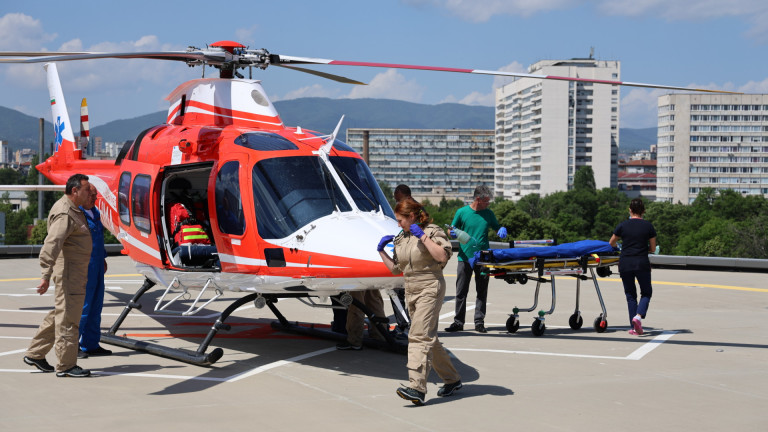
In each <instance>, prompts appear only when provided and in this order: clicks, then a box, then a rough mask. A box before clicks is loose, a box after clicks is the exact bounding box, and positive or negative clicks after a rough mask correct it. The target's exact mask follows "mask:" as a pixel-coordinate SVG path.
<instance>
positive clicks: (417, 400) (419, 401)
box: [397, 387, 424, 406]
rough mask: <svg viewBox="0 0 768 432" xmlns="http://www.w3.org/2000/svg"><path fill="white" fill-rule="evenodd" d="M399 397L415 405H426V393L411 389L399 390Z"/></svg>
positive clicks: (403, 388)
mask: <svg viewBox="0 0 768 432" xmlns="http://www.w3.org/2000/svg"><path fill="white" fill-rule="evenodd" d="M397 395H398V396H400V397H401V398H403V399H405V400H409V401H411V402H413V404H414V405H419V406H421V405H424V393H422V392H420V391H418V390H414V389H412V388H410V387H400V388H398V389H397Z"/></svg>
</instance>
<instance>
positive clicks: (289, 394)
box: [0, 257, 768, 432]
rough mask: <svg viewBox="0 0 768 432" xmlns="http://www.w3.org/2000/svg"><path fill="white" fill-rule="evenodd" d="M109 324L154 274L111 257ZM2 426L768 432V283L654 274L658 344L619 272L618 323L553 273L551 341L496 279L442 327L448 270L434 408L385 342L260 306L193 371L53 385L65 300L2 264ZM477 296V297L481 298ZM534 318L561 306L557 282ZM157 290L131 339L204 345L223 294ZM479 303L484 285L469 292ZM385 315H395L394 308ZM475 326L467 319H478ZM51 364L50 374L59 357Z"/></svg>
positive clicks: (98, 375)
mask: <svg viewBox="0 0 768 432" xmlns="http://www.w3.org/2000/svg"><path fill="white" fill-rule="evenodd" d="M108 262H109V272H108V274H107V278H106V287H107V288H106V289H107V292H106V295H105V307H104V314H103V322H102V327H103V328H105V329H106V328H108V327H109V326H111V325H112V323H113V322H114V320H115V319H116V317H117V314H118V313H119V312H120V310H122V308H123V305H124V302H125V301H126V300H128V299H129V298H130V297H131V296H132V295H133V293H134V292H135V291H136V290H137V289H138V288H139V286H140V285H141V282H142V278H141V277H140V276H139V275H138V274H136V271H135V269H134V267H133V265H132V262H131V261H130V260H129V259H127V258H125V257H110V258H108ZM0 268H1V269H2V271H0V383H1V384H0V390H1V391H2V403H0V430H9V431H10V430H13V431H16V430H35V431H48V430H50V431H54V430H55V431H76V430H77V431H80V430H83V431H85V430H105V431H123V430H131V431H133V430H145V431H150V430H191V431H197V430H200V431H202V430H205V431H210V430H264V431H297V430H304V431H309V430H313V431H326V430H328V431H352V430H358V431H388V432H392V431H412V430H415V431H420V430H434V431H509V430H513V431H519V430H526V431H530V430H536V431H595V430H603V431H618V430H627V431H629V430H638V431H639V430H659V431H680V430H686V431H722V430H744V431H757V430H768V408H766V407H768V275H766V274H763V273H739V272H710V271H686V270H654V272H653V281H654V296H653V300H652V301H651V307H650V312H649V314H648V316H647V318H646V320H645V321H644V323H645V326H646V334H645V335H643V336H640V337H637V336H631V335H629V334H627V330H628V318H627V316H626V315H627V312H626V302H625V300H624V295H623V291H622V288H621V282H620V280H619V278H618V277H617V275H615V274H614V275H612V276H609V277H607V278H601V279H598V282H599V283H600V288H601V290H602V293H603V296H604V299H605V303H606V308H607V310H608V325H609V328H608V330H607V331H606V332H604V333H596V332H595V331H594V329H593V328H592V323H593V321H594V319H595V317H597V315H598V314H599V312H600V308H599V304H598V301H597V297H596V295H595V290H594V286H593V285H592V283H591V281H586V283H584V282H583V283H582V298H581V310H582V314H583V317H584V326H583V328H582V329H580V330H578V331H574V330H571V328H570V327H569V326H568V318H569V316H570V315H571V314H572V313H573V309H574V296H575V286H576V282H575V280H574V279H572V278H569V277H559V278H558V279H557V284H556V286H557V306H556V309H555V311H554V314H552V315H551V316H549V317H547V319H546V326H547V329H546V331H545V333H544V335H543V336H540V337H536V336H533V335H532V333H531V328H530V324H531V322H532V321H533V314H532V313H525V314H521V328H520V330H519V331H518V332H517V333H514V334H510V333H508V332H507V331H506V328H505V322H506V320H507V317H508V314H509V313H511V310H512V308H513V307H515V306H519V307H521V308H524V307H529V306H531V304H532V303H533V291H534V288H535V283H533V282H529V283H528V284H525V285H520V284H512V285H510V284H507V283H505V282H503V281H498V280H492V281H491V286H490V291H489V296H488V315H487V318H486V326H487V327H488V329H489V332H488V333H487V334H478V333H477V332H475V331H474V330H473V326H472V325H471V324H470V325H468V326H466V327H465V328H466V329H467V331H464V332H460V333H455V334H449V333H445V332H443V331H442V329H443V328H444V327H446V326H448V325H449V324H450V322H451V320H452V317H453V308H454V302H453V293H454V288H453V287H454V286H455V281H456V277H455V272H456V271H455V268H456V266H455V262H453V261H452V262H451V263H449V265H448V267H446V276H447V279H448V285H449V289H448V296H447V297H446V302H445V304H444V306H443V310H442V315H441V319H440V329H441V332H440V339H441V340H442V342H443V344H444V345H445V347H446V348H448V349H449V350H450V352H451V353H452V355H453V356H455V359H454V361H455V364H456V365H457V368H458V370H459V372H460V373H461V375H462V380H463V382H464V384H465V385H464V388H463V389H461V390H460V391H458V392H457V393H455V394H454V395H453V396H451V397H448V398H439V397H437V396H436V392H437V389H438V388H439V385H440V383H439V379H438V378H437V376H436V375H435V374H434V373H433V374H432V376H431V378H432V380H431V381H432V382H431V384H430V386H429V393H428V394H427V403H426V405H425V406H423V407H416V406H413V405H411V404H410V403H408V402H406V401H404V400H403V399H400V398H399V397H397V396H396V394H395V390H396V388H397V387H398V386H399V385H400V383H407V373H406V369H405V361H406V358H405V356H403V355H398V354H393V353H389V352H382V351H378V350H374V349H364V350H362V351H355V352H350V351H336V350H335V349H334V342H331V341H327V340H321V339H313V338H308V337H304V336H296V335H291V334H286V333H282V332H279V331H274V330H272V328H271V327H270V322H272V321H274V317H273V316H272V315H271V313H270V312H269V310H268V309H267V308H264V309H256V308H255V307H254V306H253V304H249V305H247V306H244V307H243V308H241V309H239V310H238V311H236V312H235V313H234V314H233V316H232V317H231V318H230V319H229V321H228V322H229V323H230V324H231V325H232V329H231V330H230V331H228V332H224V331H222V332H220V334H219V336H218V337H217V338H216V339H214V340H213V343H212V344H211V348H209V349H213V348H215V347H221V348H223V349H224V356H223V358H222V359H221V360H219V361H218V362H217V363H216V364H214V365H213V366H212V367H207V368H206V367H199V366H192V365H188V364H184V363H179V362H176V361H173V360H168V359H165V358H160V357H156V356H152V355H150V354H146V353H141V352H135V351H130V350H127V349H124V348H119V347H114V346H108V345H105V347H107V348H110V349H113V350H114V351H115V352H114V355H112V356H109V357H98V358H89V359H83V360H80V361H79V364H80V365H81V366H83V367H85V368H89V369H91V370H92V371H93V376H92V377H91V378H82V379H75V378H57V377H56V376H55V375H54V374H45V373H40V372H37V371H36V370H34V369H32V368H30V367H29V366H27V365H25V364H24V363H23V362H22V356H23V355H24V351H25V349H26V348H27V346H28V344H29V341H30V338H31V337H32V335H33V334H34V332H35V330H36V328H37V326H38V325H39V324H40V322H41V320H42V318H43V316H44V314H45V313H46V312H47V311H48V310H50V309H51V308H52V306H53V296H52V295H51V293H49V294H47V295H44V296H39V295H37V294H36V293H35V291H34V287H35V286H36V285H37V283H38V277H39V271H38V262H37V259H34V258H30V259H4V260H0ZM472 289H473V288H472ZM542 289H543V293H542V296H541V299H540V302H539V306H538V309H545V310H546V309H549V305H550V303H549V302H550V294H549V292H550V291H549V290H550V288H549V285H546V286H544V287H543V288H542ZM161 294H162V289H161V288H154V289H153V290H151V291H150V292H149V293H147V294H146V295H145V296H144V297H143V298H142V304H143V306H144V308H143V309H142V311H138V312H136V311H135V312H133V313H132V314H131V315H130V316H129V317H128V319H127V320H126V322H125V324H124V325H123V327H122V328H121V329H120V332H119V334H121V335H122V334H127V335H129V336H130V337H133V338H136V339H141V340H150V341H154V342H158V343H162V344H167V345H168V346H173V347H181V348H187V349H191V350H195V349H196V348H197V346H198V344H199V343H200V341H201V340H202V337H203V335H204V334H205V333H206V332H207V330H208V328H210V325H211V323H212V322H213V321H214V320H215V317H216V312H217V311H221V310H222V309H223V308H224V307H226V305H227V304H228V303H229V302H230V301H231V300H233V299H236V298H237V297H238V296H240V294H238V293H225V295H224V297H223V298H222V299H220V300H218V301H216V302H214V303H212V304H211V305H209V306H208V307H206V308H205V310H203V311H201V312H200V313H199V314H198V315H196V316H193V317H172V316H165V315H158V314H156V313H154V312H153V308H154V305H155V303H156V301H157V299H158V298H159V297H160V295H161ZM469 300H470V304H469V305H470V307H471V308H472V307H474V292H473V291H472V293H471V295H470V299H469ZM278 306H279V308H280V310H281V311H282V312H283V313H284V314H285V316H286V317H287V318H288V319H289V320H297V321H301V322H308V323H318V324H323V325H327V324H329V323H330V321H331V317H332V315H331V312H330V311H329V310H327V309H311V308H309V307H307V306H305V305H303V304H301V303H300V302H298V301H296V300H282V301H280V302H279V303H278ZM386 308H387V310H388V311H389V312H391V308H390V305H389V302H386ZM468 315H469V316H471V315H472V311H471V310H470V311H469V313H468ZM48 361H49V362H51V363H54V364H55V355H54V353H53V352H51V353H50V354H49V355H48Z"/></svg>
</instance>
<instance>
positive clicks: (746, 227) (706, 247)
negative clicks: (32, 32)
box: [0, 161, 768, 259]
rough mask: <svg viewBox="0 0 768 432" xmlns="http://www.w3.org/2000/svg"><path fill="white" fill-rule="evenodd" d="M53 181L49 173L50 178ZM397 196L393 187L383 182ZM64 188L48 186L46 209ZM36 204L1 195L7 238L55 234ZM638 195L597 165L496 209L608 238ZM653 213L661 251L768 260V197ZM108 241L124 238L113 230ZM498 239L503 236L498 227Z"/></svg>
mask: <svg viewBox="0 0 768 432" xmlns="http://www.w3.org/2000/svg"><path fill="white" fill-rule="evenodd" d="M36 162H37V161H34V162H33V164H32V167H33V168H32V169H30V171H29V174H28V175H26V176H24V175H22V174H20V173H18V172H17V171H15V170H13V169H0V184H37V170H35V169H34V166H35V165H36ZM46 181H47V180H46ZM380 186H381V187H382V190H383V192H384V194H385V196H387V197H388V198H389V199H390V204H391V205H392V207H393V208H394V205H395V203H394V201H393V200H392V188H391V187H390V186H389V185H387V184H380ZM61 195H62V193H61V192H45V193H44V196H45V203H44V205H45V211H44V214H45V215H47V214H48V211H49V210H50V208H51V206H53V204H54V203H55V202H56V200H57V199H58V198H60V197H61ZM27 198H28V199H29V206H28V207H27V208H25V209H23V210H18V211H14V210H13V209H12V206H11V204H10V202H9V200H8V198H7V195H2V196H0V212H5V215H6V233H5V238H4V243H5V244H6V245H11V244H42V242H43V240H44V239H45V236H46V234H47V229H46V221H45V220H42V221H38V223H37V224H36V225H34V228H33V229H31V230H30V229H29V227H30V226H32V225H33V223H34V219H35V218H36V217H37V192H27ZM629 201H630V199H629V198H628V197H627V196H626V195H625V194H624V193H623V192H620V191H619V190H617V189H612V188H603V189H600V190H598V189H597V188H596V187H595V180H594V172H593V171H592V168H591V167H583V168H581V169H579V170H577V171H576V173H575V175H574V187H573V189H572V190H569V191H564V192H556V193H553V194H550V195H546V196H543V197H541V196H539V195H536V194H530V195H526V196H524V197H522V198H521V199H520V200H519V201H517V202H513V201H509V200H505V199H503V198H496V200H495V201H494V202H493V203H492V204H491V207H490V208H491V210H493V212H494V213H495V214H496V217H497V219H498V220H499V223H501V225H503V226H505V227H507V231H508V237H507V239H506V240H511V239H515V240H531V239H548V238H553V239H555V240H556V241H557V242H558V243H567V242H573V241H578V240H584V239H595V240H608V239H609V238H610V237H611V233H612V232H613V230H614V228H616V226H617V225H618V224H619V223H620V222H621V221H623V220H624V219H626V218H628V217H629V210H628V209H629ZM423 204H424V205H425V208H426V210H427V212H428V213H429V214H430V216H432V218H433V219H434V222H435V223H436V224H438V225H440V226H443V225H444V224H450V223H451V221H452V220H453V216H454V214H455V213H456V210H458V209H459V208H460V207H462V206H463V205H464V203H463V201H461V200H459V199H447V198H445V197H443V199H442V200H440V202H439V203H437V204H433V203H431V202H429V201H426V200H425V201H424V202H423ZM645 206H646V214H645V219H647V220H649V221H651V222H652V223H653V225H654V227H655V228H656V232H657V234H658V237H657V241H658V244H659V246H660V253H661V254H664V255H690V256H719V257H734V258H760V259H768V200H766V199H765V198H764V197H763V196H757V195H747V196H743V195H741V194H740V193H738V192H736V191H733V190H730V189H724V190H715V189H703V190H702V191H701V192H700V193H699V194H698V196H697V197H696V199H695V200H694V202H693V203H691V204H682V203H677V204H673V203H667V202H646V203H645ZM105 237H106V242H107V243H117V239H115V237H114V236H112V235H111V234H110V233H108V232H105ZM491 240H492V241H502V240H501V239H499V238H498V237H496V235H495V234H491Z"/></svg>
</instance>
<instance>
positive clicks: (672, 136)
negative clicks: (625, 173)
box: [656, 94, 768, 203]
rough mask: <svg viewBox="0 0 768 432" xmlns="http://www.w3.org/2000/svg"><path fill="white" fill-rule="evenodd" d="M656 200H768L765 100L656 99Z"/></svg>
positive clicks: (683, 96)
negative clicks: (709, 196)
mask: <svg viewBox="0 0 768 432" xmlns="http://www.w3.org/2000/svg"><path fill="white" fill-rule="evenodd" d="M658 106H659V124H658V153H657V158H658V161H657V187H656V200H657V201H667V202H673V203H677V202H682V203H691V202H693V200H694V199H695V198H696V196H697V195H698V193H699V192H700V191H701V189H702V188H714V189H733V190H735V191H738V192H740V193H742V194H744V195H763V196H765V197H768V95H765V94H744V95H724V94H717V95H715V94H711V95H710V94H670V95H665V96H660V97H659V100H658Z"/></svg>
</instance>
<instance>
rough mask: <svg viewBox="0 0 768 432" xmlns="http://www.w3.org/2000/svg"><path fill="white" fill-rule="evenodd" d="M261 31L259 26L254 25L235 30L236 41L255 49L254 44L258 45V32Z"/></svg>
mask: <svg viewBox="0 0 768 432" xmlns="http://www.w3.org/2000/svg"><path fill="white" fill-rule="evenodd" d="M258 30H259V25H258V24H254V25H252V26H250V27H248V28H239V29H236V30H235V37H237V39H236V40H238V41H240V43H242V44H243V45H246V46H248V47H250V48H255V46H254V44H255V43H256V37H255V35H256V32H257V31H258Z"/></svg>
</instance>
